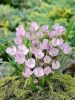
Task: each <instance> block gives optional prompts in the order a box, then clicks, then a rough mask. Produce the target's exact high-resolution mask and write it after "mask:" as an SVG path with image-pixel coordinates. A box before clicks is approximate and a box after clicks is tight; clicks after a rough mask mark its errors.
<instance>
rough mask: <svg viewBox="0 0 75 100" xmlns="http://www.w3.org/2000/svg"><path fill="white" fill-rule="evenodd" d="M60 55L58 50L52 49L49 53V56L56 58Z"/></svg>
mask: <svg viewBox="0 0 75 100" xmlns="http://www.w3.org/2000/svg"><path fill="white" fill-rule="evenodd" d="M58 54H59V50H58V49H57V48H51V49H50V51H49V55H50V56H52V57H55V56H57V55H58Z"/></svg>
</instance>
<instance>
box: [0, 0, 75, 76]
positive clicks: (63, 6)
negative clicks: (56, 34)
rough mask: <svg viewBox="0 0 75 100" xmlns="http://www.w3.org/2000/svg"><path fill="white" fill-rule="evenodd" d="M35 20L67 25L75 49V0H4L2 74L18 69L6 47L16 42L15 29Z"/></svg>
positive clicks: (0, 16)
mask: <svg viewBox="0 0 75 100" xmlns="http://www.w3.org/2000/svg"><path fill="white" fill-rule="evenodd" d="M32 21H36V22H38V23H39V24H41V25H42V24H48V25H49V27H51V26H52V25H53V24H54V23H59V24H61V25H64V26H65V27H66V29H67V32H66V36H65V40H66V41H69V42H70V43H71V46H72V47H73V48H75V0H0V60H1V61H0V76H6V75H12V73H13V72H14V68H13V67H9V66H13V64H12V65H10V63H9V62H8V55H7V54H6V52H5V49H6V47H7V46H9V45H10V44H12V43H11V40H12V37H14V33H15V28H16V27H17V26H18V25H19V24H23V25H24V26H25V27H27V25H29V23H30V22H32ZM73 55H74V54H73ZM74 57H75V55H74ZM3 66H5V67H3ZM6 66H7V67H6ZM7 69H9V70H7ZM2 71H4V73H3V72H2ZM5 73H6V74H5Z"/></svg>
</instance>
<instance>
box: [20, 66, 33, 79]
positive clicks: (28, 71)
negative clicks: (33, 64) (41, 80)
mask: <svg viewBox="0 0 75 100" xmlns="http://www.w3.org/2000/svg"><path fill="white" fill-rule="evenodd" d="M32 74H33V72H32V71H31V70H30V68H28V67H26V69H25V72H22V75H23V76H24V77H30V76H31V75H32Z"/></svg>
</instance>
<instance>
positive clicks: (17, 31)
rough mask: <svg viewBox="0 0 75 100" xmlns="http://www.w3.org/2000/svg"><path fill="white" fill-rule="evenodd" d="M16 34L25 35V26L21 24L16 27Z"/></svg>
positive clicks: (18, 35)
mask: <svg viewBox="0 0 75 100" xmlns="http://www.w3.org/2000/svg"><path fill="white" fill-rule="evenodd" d="M16 36H17V37H23V36H25V30H24V27H23V26H22V25H19V26H18V27H17V28H16Z"/></svg>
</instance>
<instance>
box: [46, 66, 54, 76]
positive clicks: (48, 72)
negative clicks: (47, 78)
mask: <svg viewBox="0 0 75 100" xmlns="http://www.w3.org/2000/svg"><path fill="white" fill-rule="evenodd" d="M51 72H52V70H51V68H50V67H49V66H47V67H45V68H44V74H46V75H49V74H50V73H51Z"/></svg>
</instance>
